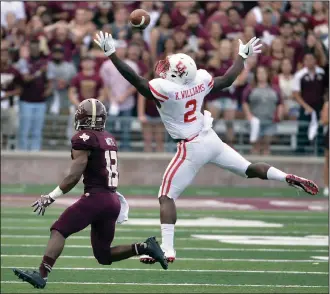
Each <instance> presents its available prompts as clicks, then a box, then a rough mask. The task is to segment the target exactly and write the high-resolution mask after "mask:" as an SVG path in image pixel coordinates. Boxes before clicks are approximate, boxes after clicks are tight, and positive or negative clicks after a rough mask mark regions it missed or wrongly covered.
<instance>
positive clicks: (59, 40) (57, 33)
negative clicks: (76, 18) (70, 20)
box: [48, 23, 76, 61]
mask: <svg viewBox="0 0 330 294" xmlns="http://www.w3.org/2000/svg"><path fill="white" fill-rule="evenodd" d="M54 29H55V30H54V35H53V37H52V38H51V39H50V41H49V42H48V46H49V48H53V47H54V46H55V45H61V46H62V48H63V51H64V59H65V60H66V61H71V60H72V57H73V53H74V51H75V48H76V46H75V44H74V42H73V41H72V40H71V38H70V34H69V27H68V26H67V25H66V24H65V23H62V24H57V26H56V27H55V28H54Z"/></svg>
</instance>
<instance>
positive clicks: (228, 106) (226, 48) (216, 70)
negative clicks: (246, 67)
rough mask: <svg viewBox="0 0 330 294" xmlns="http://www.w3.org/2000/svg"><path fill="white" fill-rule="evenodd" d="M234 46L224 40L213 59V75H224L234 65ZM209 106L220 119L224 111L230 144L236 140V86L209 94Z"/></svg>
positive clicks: (210, 66) (227, 137)
mask: <svg viewBox="0 0 330 294" xmlns="http://www.w3.org/2000/svg"><path fill="white" fill-rule="evenodd" d="M232 51H233V46H232V43H231V41H229V40H222V41H221V42H220V47H219V50H218V56H217V57H215V58H213V59H211V60H210V61H209V64H208V69H209V71H210V72H211V73H212V75H213V76H222V75H224V74H225V72H226V71H227V70H228V69H229V68H230V67H231V66H232V64H233V60H232ZM207 101H208V102H207V108H208V109H209V110H210V112H211V114H212V117H213V118H214V119H218V118H219V116H220V113H221V112H223V118H224V120H225V122H226V128H227V130H226V142H227V143H228V144H229V145H232V144H233V141H234V127H233V120H234V119H235V112H236V110H237V100H236V99H235V96H234V86H231V87H229V88H226V89H223V90H221V91H219V92H217V93H214V94H211V95H208V98H207Z"/></svg>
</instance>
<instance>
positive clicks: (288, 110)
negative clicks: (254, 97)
mask: <svg viewBox="0 0 330 294" xmlns="http://www.w3.org/2000/svg"><path fill="white" fill-rule="evenodd" d="M273 83H274V84H275V85H277V86H278V87H279V88H280V90H281V95H282V97H283V103H284V116H285V118H289V119H290V120H297V119H298V117H299V110H300V106H299V104H298V103H297V101H296V100H295V99H294V97H293V74H292V64H291V61H290V59H288V58H284V59H283V60H282V62H281V73H280V74H279V75H278V76H276V77H275V78H274V80H273Z"/></svg>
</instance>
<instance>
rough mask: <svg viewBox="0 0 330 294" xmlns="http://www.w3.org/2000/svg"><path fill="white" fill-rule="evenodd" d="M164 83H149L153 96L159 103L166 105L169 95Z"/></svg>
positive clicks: (157, 80) (159, 81) (155, 81)
mask: <svg viewBox="0 0 330 294" xmlns="http://www.w3.org/2000/svg"><path fill="white" fill-rule="evenodd" d="M162 82H164V81H163V80H162V79H153V80H151V81H150V82H149V89H150V91H151V93H152V95H153V96H154V97H155V98H156V99H157V100H158V101H159V102H162V103H164V102H165V101H166V100H168V93H167V92H166V91H165V90H163V87H162V86H161V83H162Z"/></svg>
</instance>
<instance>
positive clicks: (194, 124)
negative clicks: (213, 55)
mask: <svg viewBox="0 0 330 294" xmlns="http://www.w3.org/2000/svg"><path fill="white" fill-rule="evenodd" d="M213 84H214V81H213V78H212V76H211V75H210V74H209V73H208V72H207V71H206V70H204V69H199V70H198V71H197V74H196V78H195V81H194V82H192V83H189V84H187V85H178V84H176V83H174V82H171V81H168V80H166V79H160V78H158V79H153V80H151V81H150V82H149V88H150V90H151V92H152V94H153V95H154V97H155V98H156V99H157V100H158V101H159V102H160V104H161V107H160V108H158V107H157V109H158V111H159V114H160V116H161V119H162V121H163V123H164V125H165V128H166V130H167V131H168V133H169V134H170V136H171V137H172V138H173V139H190V138H192V137H194V136H196V135H198V134H199V133H200V131H201V130H202V128H203V117H204V116H203V114H202V113H201V108H202V105H203V102H204V98H205V96H206V95H207V94H208V93H209V92H210V91H211V90H212V88H213Z"/></svg>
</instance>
